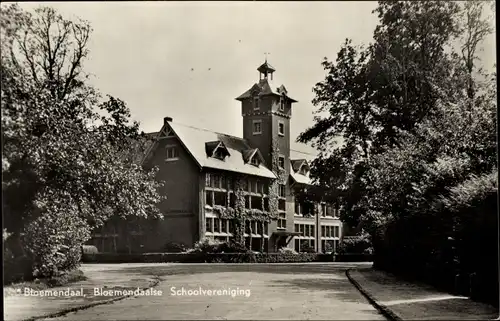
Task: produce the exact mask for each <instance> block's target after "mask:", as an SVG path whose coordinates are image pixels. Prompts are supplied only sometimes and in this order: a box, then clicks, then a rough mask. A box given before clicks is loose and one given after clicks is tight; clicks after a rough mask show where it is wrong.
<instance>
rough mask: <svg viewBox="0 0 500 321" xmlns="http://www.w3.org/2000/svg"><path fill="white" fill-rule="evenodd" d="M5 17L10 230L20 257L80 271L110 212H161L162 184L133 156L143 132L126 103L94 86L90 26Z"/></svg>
mask: <svg viewBox="0 0 500 321" xmlns="http://www.w3.org/2000/svg"><path fill="white" fill-rule="evenodd" d="M0 23H1V27H2V28H1V30H2V39H3V41H2V52H3V53H4V54H2V57H1V59H2V60H1V81H2V88H1V105H2V141H3V161H2V174H3V175H2V176H3V179H2V193H3V195H4V202H3V205H2V206H3V213H4V222H5V228H6V229H7V230H8V231H9V232H10V233H12V238H13V239H15V241H13V242H12V244H14V246H13V248H12V251H13V252H14V255H16V256H20V255H28V257H30V259H32V261H33V264H34V269H35V272H36V273H37V274H40V275H41V276H50V275H52V274H54V273H59V271H61V270H64V269H68V268H72V267H74V266H75V264H76V262H77V258H78V256H79V255H80V246H81V245H82V244H83V243H84V242H85V241H86V240H88V238H89V237H90V231H91V230H92V229H93V228H95V227H98V226H101V225H103V224H104V222H106V221H107V220H108V219H109V218H110V217H113V216H122V217H127V216H129V215H131V216H136V215H137V216H141V217H150V216H154V217H161V213H160V212H159V211H158V208H157V207H156V204H157V203H158V202H159V201H161V197H160V196H159V194H158V189H159V187H160V186H161V184H160V183H158V182H156V181H155V171H154V170H152V171H149V172H145V171H143V170H142V169H141V168H140V166H138V165H137V163H133V162H130V153H132V152H133V148H132V146H133V142H135V140H136V139H138V138H139V137H140V136H139V133H138V124H137V123H135V122H134V123H130V122H129V118H130V111H129V110H128V108H127V107H126V105H125V103H124V102H123V101H121V100H119V99H116V98H114V97H108V98H107V99H106V100H103V99H102V98H101V95H100V94H99V93H98V92H97V90H96V89H94V88H92V86H90V85H89V84H88V78H89V75H87V74H85V72H84V69H83V62H84V60H85V59H86V58H87V57H88V54H89V51H88V49H87V43H88V40H89V38H90V34H91V31H92V30H91V27H90V25H89V24H88V23H87V22H85V21H77V22H73V21H69V20H66V19H64V18H63V17H62V16H60V15H59V14H58V13H57V12H56V11H55V10H54V9H52V8H48V7H40V8H38V9H36V10H35V11H34V13H30V12H25V11H23V10H21V9H20V8H19V6H17V5H11V6H9V7H6V8H5V9H4V8H2V10H1V22H0ZM22 234H24V235H25V237H24V238H22V237H21V235H22Z"/></svg>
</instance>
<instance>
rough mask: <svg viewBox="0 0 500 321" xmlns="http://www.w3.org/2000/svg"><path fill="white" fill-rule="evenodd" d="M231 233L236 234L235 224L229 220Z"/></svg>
mask: <svg viewBox="0 0 500 321" xmlns="http://www.w3.org/2000/svg"><path fill="white" fill-rule="evenodd" d="M229 233H231V234H232V233H234V222H233V220H229Z"/></svg>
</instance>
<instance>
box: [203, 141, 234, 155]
mask: <svg viewBox="0 0 500 321" xmlns="http://www.w3.org/2000/svg"><path fill="white" fill-rule="evenodd" d="M205 151H206V152H207V156H208V157H213V156H214V154H215V152H217V151H222V152H223V153H224V154H225V156H231V153H230V152H229V151H228V150H227V148H226V145H224V143H223V142H221V141H220V140H216V141H213V142H206V143H205Z"/></svg>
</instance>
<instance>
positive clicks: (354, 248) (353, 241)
mask: <svg viewBox="0 0 500 321" xmlns="http://www.w3.org/2000/svg"><path fill="white" fill-rule="evenodd" d="M371 245H372V244H371V241H370V237H369V235H367V234H363V235H359V236H350V237H344V238H343V240H342V243H340V246H339V248H338V249H337V253H339V254H372V253H371V252H372V251H373V249H372V247H371Z"/></svg>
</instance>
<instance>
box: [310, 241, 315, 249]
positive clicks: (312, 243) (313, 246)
mask: <svg viewBox="0 0 500 321" xmlns="http://www.w3.org/2000/svg"><path fill="white" fill-rule="evenodd" d="M310 241H311V243H310V245H311V247H312V248H313V249H314V248H315V244H314V240H310Z"/></svg>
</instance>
